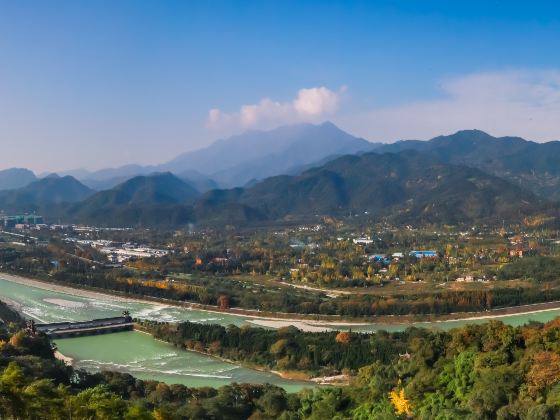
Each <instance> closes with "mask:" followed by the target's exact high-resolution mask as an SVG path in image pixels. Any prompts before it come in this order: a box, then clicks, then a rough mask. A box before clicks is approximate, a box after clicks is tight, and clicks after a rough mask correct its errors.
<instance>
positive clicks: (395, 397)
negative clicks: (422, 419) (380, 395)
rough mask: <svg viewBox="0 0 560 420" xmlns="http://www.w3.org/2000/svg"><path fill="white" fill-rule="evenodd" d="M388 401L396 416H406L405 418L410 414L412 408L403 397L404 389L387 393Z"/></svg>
mask: <svg viewBox="0 0 560 420" xmlns="http://www.w3.org/2000/svg"><path fill="white" fill-rule="evenodd" d="M389 399H390V400H391V404H393V407H394V408H395V413H396V414H398V415H401V414H406V415H407V416H410V415H411V414H412V406H411V405H410V401H408V400H407V399H406V396H405V395H404V388H401V389H400V391H397V390H396V389H394V390H392V391H391V392H389Z"/></svg>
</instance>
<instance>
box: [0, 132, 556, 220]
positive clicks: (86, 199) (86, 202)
mask: <svg viewBox="0 0 560 420" xmlns="http://www.w3.org/2000/svg"><path fill="white" fill-rule="evenodd" d="M343 155H344V156H343ZM558 162H560V142H549V143H544V144H539V143H534V142H530V141H526V140H523V139H521V138H516V137H504V138H494V137H492V136H490V135H488V134H486V133H484V132H481V131H478V130H465V131H460V132H458V133H455V134H453V135H449V136H440V137H436V138H434V139H432V140H429V141H416V140H407V141H400V142H397V143H393V144H381V143H370V142H368V141H366V140H364V139H360V138H356V137H353V136H351V135H349V134H347V133H345V132H344V131H342V130H340V129H338V128H337V127H336V126H334V125H333V124H331V123H324V124H321V125H310V124H300V125H295V126H286V127H279V128H277V129H275V130H272V131H267V132H259V131H251V132H247V133H244V134H242V135H239V136H234V137H231V138H229V139H226V140H221V141H218V142H216V143H214V144H212V145H211V146H209V147H207V148H205V149H201V150H199V151H195V152H189V153H185V154H183V155H180V156H178V157H177V158H176V159H174V160H172V161H171V162H168V163H166V164H162V165H158V166H151V167H145V166H140V165H127V166H124V167H121V168H116V169H105V170H102V171H97V172H95V173H87V172H84V171H75V172H73V173H74V175H76V176H79V177H85V178H86V179H85V180H84V181H83V183H82V182H79V181H78V180H76V179H75V178H74V177H71V176H68V175H67V176H64V177H62V178H60V177H55V176H51V177H47V178H43V179H40V180H36V178H35V176H34V175H33V174H32V173H31V172H30V171H26V170H22V169H12V170H7V171H0V189H2V188H5V186H9V188H11V190H9V191H1V192H0V209H3V210H5V211H20V212H24V211H41V212H44V215H45V217H47V218H48V217H49V216H51V217H53V218H54V217H56V218H57V219H63V220H68V221H73V222H82V223H95V224H104V225H113V226H117V225H119V226H123V225H125V226H138V225H142V226H177V225H184V224H187V223H203V224H211V223H221V224H222V223H239V224H248V223H253V222H258V223H268V222H274V221H289V220H304V219H306V220H309V219H313V218H316V217H317V216H320V215H335V216H343V215H348V214H364V213H367V214H370V215H372V216H376V217H384V218H388V219H391V220H393V221H399V222H413V223H453V224H455V223H471V222H480V221H489V222H492V223H497V222H498V221H500V220H515V219H517V220H519V219H520V218H523V217H525V216H530V215H537V214H539V215H542V214H545V213H546V214H550V212H551V209H555V208H556V204H555V203H553V202H552V201H554V200H558V199H559V198H560V165H558V164H557V163H558ZM26 180H31V181H34V182H31V183H28V185H26V186H23V187H22V186H21V185H20V184H21V183H23V182H25V181H26ZM18 182H19V184H18ZM96 183H97V184H96ZM84 184H85V185H84ZM94 185H95V186H96V188H89V187H92V186H94ZM88 186H89V187H88ZM231 186H235V187H236V188H233V189H228V188H229V187H231ZM240 186H244V187H240ZM218 187H221V188H222V189H218ZM224 187H226V188H225V189H224ZM93 189H97V190H103V191H100V192H97V193H95V192H94V191H93Z"/></svg>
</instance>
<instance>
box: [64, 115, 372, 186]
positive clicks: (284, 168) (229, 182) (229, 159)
mask: <svg viewBox="0 0 560 420" xmlns="http://www.w3.org/2000/svg"><path fill="white" fill-rule="evenodd" d="M376 146H377V144H375V143H370V142H368V141H367V140H364V139H361V138H357V137H354V136H352V135H350V134H348V133H346V132H345V131H342V130H341V129H339V128H338V127H336V126H335V125H334V124H332V123H330V122H326V123H323V124H320V125H313V124H296V125H289V126H282V127H279V128H276V129H274V130H270V131H247V132H245V133H243V134H240V135H236V136H232V137H229V138H227V139H223V140H218V141H216V142H214V143H212V144H211V145H210V146H208V147H205V148H203V149H200V150H196V151H192V152H187V153H183V154H181V155H179V156H177V157H176V158H175V159H173V160H171V161H169V162H166V163H163V164H160V165H152V166H141V165H135V164H133V165H125V166H122V167H120V168H107V169H102V170H99V171H95V172H88V171H85V170H83V169H77V170H73V171H66V172H62V173H61V174H64V175H71V176H74V177H76V178H77V179H78V180H80V181H81V182H83V183H84V184H85V185H87V186H89V187H91V188H93V189H96V190H102V189H109V188H112V187H114V186H116V185H117V184H119V183H121V182H123V181H125V180H127V179H130V178H132V177H133V176H137V175H149V174H151V173H154V172H172V173H173V174H175V175H177V176H178V177H179V178H181V179H185V180H187V182H190V183H191V185H192V186H193V187H195V188H196V189H198V190H199V191H202V192H205V191H208V190H210V189H214V188H218V187H222V188H231V187H238V186H244V185H246V184H247V183H249V182H254V181H257V180H261V179H264V178H267V177H270V176H274V175H280V174H286V173H297V172H298V171H300V168H305V167H307V166H308V165H310V164H315V163H316V162H319V161H321V160H324V159H325V158H327V157H332V156H340V155H344V154H353V153H357V152H360V151H363V152H366V151H370V150H373V149H374V148H375V147H376Z"/></svg>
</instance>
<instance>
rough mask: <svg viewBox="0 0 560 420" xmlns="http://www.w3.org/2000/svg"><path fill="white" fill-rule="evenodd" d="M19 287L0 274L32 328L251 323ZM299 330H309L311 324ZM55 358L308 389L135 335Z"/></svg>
mask: <svg viewBox="0 0 560 420" xmlns="http://www.w3.org/2000/svg"><path fill="white" fill-rule="evenodd" d="M48 287H49V286H48V285H45V288H42V287H34V286H30V285H24V284H20V283H16V282H13V281H8V280H6V279H5V278H2V275H1V274H0V300H2V301H5V302H7V303H9V304H11V305H13V306H15V307H17V309H18V310H19V311H20V312H21V313H22V314H23V315H24V316H26V317H28V318H31V319H35V320H36V321H38V322H42V323H46V322H60V321H83V320H88V319H94V318H105V317H111V316H119V315H120V314H121V313H122V311H123V310H128V311H129V312H130V313H131V315H132V316H133V317H135V318H141V319H148V320H155V321H165V322H181V321H191V322H200V323H210V324H220V325H229V324H234V325H237V326H241V325H246V324H249V323H250V321H251V318H248V317H242V316H236V315H229V314H224V313H217V312H216V313H215V312H207V311H202V310H196V309H188V308H182V307H174V306H169V305H163V304H157V303H148V302H139V301H133V300H123V299H120V298H118V297H112V296H110V295H98V296H96V297H95V298H93V297H84V296H79V294H80V293H79V292H78V291H76V294H73V293H72V292H61V291H53V290H47V289H46V288H48ZM558 316H560V309H552V310H545V311H539V312H534V313H525V314H514V315H506V316H499V317H495V318H496V319H500V320H501V321H503V322H504V323H506V324H510V325H514V326H515V325H523V324H526V323H527V322H529V321H540V322H546V321H549V320H551V319H554V318H556V317H558ZM485 321H487V319H463V320H454V321H441V322H418V323H414V324H403V323H398V322H395V323H393V324H388V323H385V324H378V323H377V324H362V325H351V326H350V325H336V324H330V325H328V327H330V328H332V329H351V330H352V331H360V332H374V331H377V330H381V329H383V330H387V331H402V330H403V329H405V328H407V327H408V326H411V325H414V326H418V327H425V328H440V329H444V330H447V329H451V328H455V327H460V326H463V325H466V324H472V323H482V322H485ZM300 324H309V325H312V324H313V323H312V322H311V321H308V322H306V323H300ZM56 345H57V347H58V349H59V351H60V352H61V353H63V354H64V355H65V356H67V357H70V358H72V359H73V364H74V366H75V367H76V368H83V369H86V370H88V371H93V372H95V371H100V370H114V371H120V372H127V373H130V374H132V375H134V376H136V377H138V378H141V379H151V380H158V381H162V382H166V383H170V384H171V383H180V384H184V385H187V386H190V387H198V386H211V387H219V386H222V385H226V384H229V383H232V382H238V383H272V384H275V385H278V386H281V387H283V388H285V389H286V390H288V391H290V392H293V391H297V390H299V389H302V388H304V387H306V386H310V385H309V383H305V382H296V381H289V380H284V379H282V378H280V377H278V376H277V375H274V374H271V373H268V372H260V371H256V370H253V369H246V368H243V367H240V366H238V365H234V364H230V363H226V362H223V361H221V360H218V359H216V358H213V357H210V356H205V355H201V354H198V353H194V352H189V351H185V350H181V349H178V348H176V347H173V346H172V345H170V344H167V343H163V342H160V341H157V340H154V339H153V338H152V337H151V336H150V335H147V334H143V333H140V332H136V331H129V332H122V333H115V334H106V335H97V336H89V337H76V338H67V339H57V340H56Z"/></svg>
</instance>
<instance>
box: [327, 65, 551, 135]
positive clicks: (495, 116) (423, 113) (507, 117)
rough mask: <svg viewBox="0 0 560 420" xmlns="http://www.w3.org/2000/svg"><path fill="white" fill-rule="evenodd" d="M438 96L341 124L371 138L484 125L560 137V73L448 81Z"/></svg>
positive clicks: (492, 131)
mask: <svg viewBox="0 0 560 420" xmlns="http://www.w3.org/2000/svg"><path fill="white" fill-rule="evenodd" d="M441 89H442V96H441V98H438V99H433V100H424V101H417V102H412V103H408V104H403V105H400V106H394V107H386V108H382V107H381V108H377V109H373V110H370V111H365V112H363V113H358V114H356V115H352V116H341V117H340V118H338V119H336V120H335V122H337V123H338V124H340V125H341V126H342V127H343V128H345V129H347V130H348V131H350V132H351V133H353V134H356V135H360V136H363V137H365V138H368V139H370V140H380V141H393V140H397V139H407V138H416V139H418V138H420V139H421V138H430V137H434V136H437V135H440V134H447V133H452V132H455V131H457V130H462V129H470V128H478V129H481V130H484V131H488V132H489V133H490V134H493V135H498V136H503V135H516V136H521V137H525V138H528V139H533V140H537V141H539V140H540V141H544V140H551V139H560V71H558V70H550V71H530V70H524V71H507V72H494V73H479V74H470V75H465V76H462V77H457V78H454V79H449V80H445V81H443V82H442V84H441Z"/></svg>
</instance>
